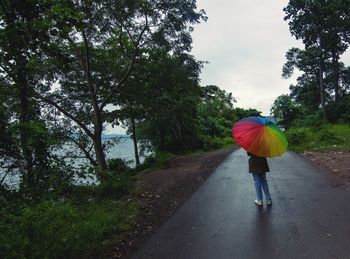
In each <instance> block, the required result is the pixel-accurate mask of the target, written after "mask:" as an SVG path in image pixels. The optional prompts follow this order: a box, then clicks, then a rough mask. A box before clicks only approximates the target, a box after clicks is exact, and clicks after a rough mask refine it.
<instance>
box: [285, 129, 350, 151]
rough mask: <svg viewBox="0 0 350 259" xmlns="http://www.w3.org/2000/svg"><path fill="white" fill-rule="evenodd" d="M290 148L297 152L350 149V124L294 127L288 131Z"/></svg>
mask: <svg viewBox="0 0 350 259" xmlns="http://www.w3.org/2000/svg"><path fill="white" fill-rule="evenodd" d="M286 136H287V139H288V142H289V147H288V148H289V149H290V150H294V151H296V152H302V151H312V150H313V151H325V150H343V151H350V126H349V125H347V124H323V125H321V126H317V127H294V128H290V129H289V130H288V131H287V132H286Z"/></svg>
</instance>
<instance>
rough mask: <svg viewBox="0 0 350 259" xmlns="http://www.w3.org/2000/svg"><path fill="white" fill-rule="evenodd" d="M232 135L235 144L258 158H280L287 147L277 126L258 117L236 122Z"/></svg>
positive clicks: (284, 138) (285, 140)
mask: <svg viewBox="0 0 350 259" xmlns="http://www.w3.org/2000/svg"><path fill="white" fill-rule="evenodd" d="M232 134H233V137H234V138H235V140H236V142H237V144H239V145H240V146H241V147H243V148H244V149H245V150H246V151H248V152H249V153H252V154H254V155H256V156H260V157H275V156H280V155H282V154H283V153H284V152H286V150H287V147H288V142H287V139H286V137H285V136H284V134H283V132H282V131H281V130H280V129H279V128H278V127H277V125H276V124H274V123H272V122H271V121H269V120H267V119H265V118H262V117H258V116H251V117H247V118H244V119H241V120H239V121H237V122H236V123H235V124H234V125H233V128H232Z"/></svg>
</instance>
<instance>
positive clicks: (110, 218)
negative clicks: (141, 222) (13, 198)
mask: <svg viewBox="0 0 350 259" xmlns="http://www.w3.org/2000/svg"><path fill="white" fill-rule="evenodd" d="M136 213H137V209H136V205H135V204H134V203H130V202H129V203H128V202H125V201H123V202H122V201H104V202H101V201H100V202H99V204H97V203H89V204H82V205H77V204H73V203H71V202H58V201H50V200H48V201H43V202H40V203H39V204H38V205H30V206H29V205H27V206H26V207H25V208H23V209H22V210H20V211H19V212H18V213H16V214H13V213H12V214H5V215H2V217H1V218H0V258H82V257H87V256H90V255H92V253H93V252H94V251H100V252H101V248H102V247H103V246H102V242H103V241H104V240H106V239H108V238H111V237H112V236H117V235H118V234H120V233H122V232H123V231H125V230H126V229H127V228H128V226H129V225H130V224H132V223H133V222H134V219H135V216H136ZM96 249H97V250H96Z"/></svg>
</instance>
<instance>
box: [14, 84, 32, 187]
mask: <svg viewBox="0 0 350 259" xmlns="http://www.w3.org/2000/svg"><path fill="white" fill-rule="evenodd" d="M19 95H20V96H19V100H20V103H19V111H20V114H19V121H18V122H19V124H20V125H21V126H20V128H19V129H20V130H19V131H20V132H19V135H20V142H21V150H22V156H23V159H24V162H25V165H24V170H23V171H22V172H21V174H22V184H23V187H24V189H27V188H28V187H30V186H32V185H33V184H34V175H33V156H32V153H33V152H32V149H31V148H30V134H29V132H28V129H26V127H27V126H28V123H29V122H30V114H29V111H30V108H29V100H28V89H27V85H26V84H25V83H24V82H22V83H20V84H19Z"/></svg>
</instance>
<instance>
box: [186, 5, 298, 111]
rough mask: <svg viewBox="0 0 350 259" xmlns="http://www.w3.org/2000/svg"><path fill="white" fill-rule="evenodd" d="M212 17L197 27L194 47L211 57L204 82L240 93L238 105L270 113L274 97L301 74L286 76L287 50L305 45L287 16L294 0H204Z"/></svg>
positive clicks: (204, 56) (206, 58) (201, 56)
mask: <svg viewBox="0 0 350 259" xmlns="http://www.w3.org/2000/svg"><path fill="white" fill-rule="evenodd" d="M197 3H198V8H200V9H204V10H205V11H206V12H207V15H208V17H209V19H208V22H207V23H201V24H200V25H198V26H196V27H195V31H194V33H193V40H194V44H193V47H194V48H193V51H192V53H193V54H194V55H195V56H196V57H197V59H199V60H204V61H209V62H210V63H209V64H207V65H205V67H204V69H203V71H202V74H201V78H202V81H201V83H202V84H203V85H207V84H216V85H218V86H219V87H221V88H222V89H225V90H226V91H229V92H232V93H233V95H234V96H235V97H236V98H237V101H238V102H237V104H236V105H237V106H239V107H243V108H255V109H258V110H261V111H262V112H263V113H264V114H268V113H269V111H270V107H271V105H272V103H273V101H274V99H275V98H276V97H277V96H279V95H281V94H285V93H288V92H289V85H290V84H291V83H292V82H294V81H295V77H293V78H292V79H289V80H285V79H283V78H282V77H281V73H282V66H283V64H284V62H285V53H286V52H287V50H288V49H290V48H292V47H301V46H302V44H301V43H300V42H298V41H296V40H295V39H294V38H293V37H292V36H291V35H290V32H289V29H288V24H287V22H286V21H284V20H283V17H284V12H283V7H284V6H286V5H287V3H288V1H271V0H269V1H261V0H250V1H247V0H235V1H228V0H221V1H212V0H199V1H198V2H197Z"/></svg>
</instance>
